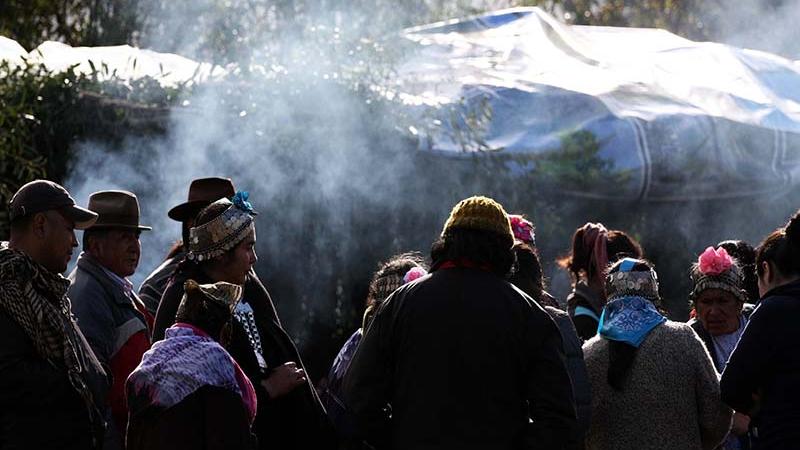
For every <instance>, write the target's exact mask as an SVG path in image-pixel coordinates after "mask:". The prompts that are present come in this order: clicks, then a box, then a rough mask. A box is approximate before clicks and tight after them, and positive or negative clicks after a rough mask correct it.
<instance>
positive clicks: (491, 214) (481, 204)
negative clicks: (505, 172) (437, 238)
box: [442, 196, 514, 244]
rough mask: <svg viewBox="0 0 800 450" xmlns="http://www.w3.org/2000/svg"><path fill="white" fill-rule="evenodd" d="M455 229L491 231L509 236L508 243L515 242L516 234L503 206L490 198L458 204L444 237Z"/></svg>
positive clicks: (445, 227)
mask: <svg viewBox="0 0 800 450" xmlns="http://www.w3.org/2000/svg"><path fill="white" fill-rule="evenodd" d="M455 228H460V229H467V230H482V231H489V232H492V233H497V234H499V235H501V236H508V241H509V242H511V243H512V244H513V242H514V232H513V231H512V230H511V224H510V223H509V221H508V214H506V211H505V209H503V205H501V204H500V203H497V202H496V201H494V200H492V199H491V198H489V197H480V196H476V197H470V198H468V199H464V200H461V201H460V202H458V204H457V205H456V206H455V207H453V210H452V211H450V217H449V218H448V219H447V222H446V223H445V224H444V229H442V236H444V235H445V233H447V232H448V231H450V230H451V229H455Z"/></svg>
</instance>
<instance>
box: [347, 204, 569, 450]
mask: <svg viewBox="0 0 800 450" xmlns="http://www.w3.org/2000/svg"><path fill="white" fill-rule="evenodd" d="M513 245H514V234H513V232H512V230H511V226H510V224H509V220H508V217H507V215H506V213H505V210H504V209H503V207H502V206H501V205H500V204H499V203H497V202H496V201H494V200H492V199H490V198H487V197H470V198H468V199H465V200H463V201H461V202H459V203H458V204H457V205H456V206H455V207H454V208H453V210H452V212H451V213H450V217H449V218H448V220H447V222H446V223H445V225H444V228H443V230H442V233H441V237H440V239H439V240H437V241H436V242H435V243H434V245H433V248H432V250H431V260H432V261H433V264H432V272H431V274H430V275H428V276H425V277H422V278H420V279H418V280H415V281H413V282H411V283H408V284H406V285H404V286H402V287H401V288H400V289H398V290H396V291H395V292H394V293H393V294H392V295H391V296H390V297H389V298H388V299H386V301H385V302H384V303H383V305H381V307H380V308H379V309H378V311H377V313H376V314H375V316H374V318H373V320H372V324H371V325H370V326H369V329H368V330H367V332H366V334H365V335H364V338H363V339H362V341H361V344H360V345H359V347H358V350H357V351H356V354H355V356H354V358H353V361H352V363H351V365H350V369H349V370H348V372H347V374H346V375H345V379H344V384H343V392H344V400H345V404H346V405H347V407H348V408H349V409H350V411H351V412H352V413H353V415H354V418H355V424H356V430H357V432H358V434H359V435H360V436H361V437H362V438H363V439H364V440H365V441H366V442H367V443H368V444H370V445H372V446H374V447H380V448H391V449H406V450H422V449H426V450H444V449H453V450H456V449H458V450H473V449H474V450H478V449H481V450H483V449H487V448H491V449H497V450H504V449H509V450H510V449H537V448H547V449H550V448H562V447H563V446H564V444H565V442H566V441H567V435H568V433H570V432H571V431H572V430H573V429H574V427H575V422H576V417H575V415H576V414H575V403H574V400H573V396H572V386H571V384H570V380H569V375H568V374H567V370H566V367H565V365H564V353H563V350H562V343H561V336H560V334H559V332H558V328H557V327H556V325H555V324H554V323H553V321H552V319H550V317H549V316H548V315H547V313H546V312H545V311H544V310H543V309H542V308H541V307H539V306H538V305H537V304H536V303H535V302H534V301H532V300H531V299H530V297H528V296H527V295H525V294H524V293H522V292H521V291H520V290H519V289H517V288H516V287H514V286H513V285H512V284H510V283H509V282H508V281H506V277H507V276H508V274H509V272H510V271H511V269H512V266H513V264H514V253H513V250H512V246H513Z"/></svg>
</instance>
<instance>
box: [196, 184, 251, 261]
mask: <svg viewBox="0 0 800 450" xmlns="http://www.w3.org/2000/svg"><path fill="white" fill-rule="evenodd" d="M247 197H248V195H247V192H237V193H236V195H234V196H233V198H232V199H231V200H228V199H226V198H224V199H222V200H217V201H216V202H214V203H212V204H211V205H209V206H207V208H211V207H214V205H217V204H223V205H226V206H227V209H226V210H225V211H223V213H222V214H220V215H219V216H217V217H215V218H214V219H212V220H211V221H209V222H207V223H204V224H202V225H198V226H196V227H192V228H191V229H189V253H188V255H187V257H188V258H189V259H191V260H195V261H207V260H209V259H213V258H215V257H217V256H219V255H221V254H223V253H225V252H227V251H228V250H230V249H232V248H233V247H235V246H236V245H237V244H239V242H242V240H243V239H244V238H245V237H247V236H248V235H249V234H250V233H251V232H252V231H254V230H255V222H254V218H253V214H254V212H253V207H252V206H251V205H250V203H249V202H248V201H247Z"/></svg>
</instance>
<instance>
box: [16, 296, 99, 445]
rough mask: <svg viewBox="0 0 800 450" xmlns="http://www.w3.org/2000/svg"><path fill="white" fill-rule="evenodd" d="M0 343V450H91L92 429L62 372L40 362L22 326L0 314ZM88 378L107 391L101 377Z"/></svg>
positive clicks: (86, 414)
mask: <svg viewBox="0 0 800 450" xmlns="http://www.w3.org/2000/svg"><path fill="white" fill-rule="evenodd" d="M80 338H81V339H82V338H83V337H82V336H81V337H80ZM0 343H2V344H0V448H2V449H3V450H12V449H20V450H21V449H55V448H57V449H62V450H73V449H74V450H87V449H91V448H93V447H92V435H93V432H94V431H95V430H92V429H91V425H90V421H89V412H88V411H87V409H86V403H85V402H84V401H83V399H82V398H81V397H80V395H79V394H78V393H77V391H76V390H75V388H73V387H72V384H71V383H70V381H69V378H68V376H67V372H66V370H65V369H64V368H61V367H55V366H53V365H52V364H51V363H49V362H48V361H46V360H45V359H43V358H42V357H40V356H39V354H38V353H37V351H36V349H35V348H34V346H33V342H31V340H30V338H29V337H28V335H27V334H26V333H25V331H24V330H23V329H22V327H20V326H19V325H18V324H17V323H16V322H15V321H14V320H12V319H11V318H10V317H9V316H8V315H7V314H6V313H4V312H3V311H0ZM85 367H87V368H88V369H91V367H92V366H91V365H89V364H86V365H85ZM90 375H91V376H90V377H87V380H88V381H89V383H90V385H92V386H95V385H96V387H95V388H94V389H93V390H94V391H98V393H99V392H102V391H105V390H106V389H107V388H108V384H107V380H106V378H105V374H104V373H103V374H101V373H93V374H90ZM98 395H99V394H98ZM98 398H100V397H99V396H98ZM98 438H99V436H98Z"/></svg>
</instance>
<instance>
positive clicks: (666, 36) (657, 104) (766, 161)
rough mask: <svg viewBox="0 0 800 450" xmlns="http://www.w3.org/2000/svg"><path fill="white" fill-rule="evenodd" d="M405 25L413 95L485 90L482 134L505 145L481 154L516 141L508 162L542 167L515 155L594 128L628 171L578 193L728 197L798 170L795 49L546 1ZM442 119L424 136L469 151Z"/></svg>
mask: <svg viewBox="0 0 800 450" xmlns="http://www.w3.org/2000/svg"><path fill="white" fill-rule="evenodd" d="M405 36H406V38H408V39H410V40H412V41H413V42H415V43H416V45H417V46H418V49H419V51H418V52H416V54H415V56H413V57H412V59H411V60H410V61H409V62H407V63H406V64H405V65H404V66H402V67H401V70H400V80H399V83H400V87H399V90H400V91H401V92H402V93H403V94H404V98H406V99H407V100H408V101H409V102H410V103H413V104H417V105H435V104H450V105H455V106H456V107H464V108H470V107H474V105H475V103H476V102H477V101H478V99H482V101H483V102H485V103H488V104H489V105H490V110H491V121H490V123H489V124H488V126H487V127H486V130H485V133H484V134H483V138H484V140H485V142H486V144H488V147H489V148H490V149H495V150H496V152H488V153H487V154H486V155H485V157H487V158H490V157H492V155H493V154H494V155H500V154H514V155H515V156H516V158H513V161H515V162H514V163H509V170H511V171H512V172H518V173H519V172H522V173H524V174H526V175H528V176H536V162H535V161H536V158H535V157H534V158H530V161H532V163H530V164H527V165H526V164H522V163H520V162H519V161H520V160H522V161H524V160H525V159H524V157H525V156H535V155H537V154H543V153H547V152H551V151H557V150H556V149H558V148H559V146H560V143H561V139H562V138H563V137H564V136H565V135H568V134H569V133H572V132H574V131H578V130H584V131H588V132H591V133H592V134H593V135H594V136H595V137H596V138H597V141H598V142H599V143H600V151H599V153H598V154H597V157H598V158H600V159H602V160H603V161H605V162H606V163H607V165H608V167H610V169H609V172H610V173H611V174H612V175H613V174H614V173H618V174H626V176H625V177H624V178H618V177H616V176H609V177H608V178H607V179H606V180H600V182H598V183H595V185H594V186H592V188H591V189H584V191H583V192H580V194H581V195H588V196H597V197H601V198H639V199H649V200H685V199H689V198H724V197H735V196H742V195H758V194H762V193H767V192H774V191H779V190H786V189H788V188H790V187H791V186H792V185H793V184H794V183H795V182H796V180H798V179H799V178H798V177H799V176H800V64H799V63H798V62H793V61H790V60H787V59H785V58H781V57H779V56H776V55H772V54H768V53H764V52H759V51H753V50H745V49H740V48H735V47H730V46H727V45H722V44H717V43H710V42H693V41H689V40H687V39H684V38H681V37H679V36H676V35H674V34H671V33H669V32H667V31H663V30H658V29H636V28H610V27H588V26H568V25H564V24H562V23H560V22H558V21H556V20H555V19H554V18H553V17H551V16H549V15H548V14H546V13H545V12H543V11H542V10H540V9H538V8H519V9H512V10H504V11H498V12H495V13H491V14H487V15H484V16H481V17H477V18H473V19H468V20H460V21H452V22H447V23H440V24H434V25H430V26H423V27H418V28H413V29H409V30H406V32H405ZM442 122H443V123H444V125H443V128H444V131H443V132H437V133H434V134H432V135H431V136H428V139H427V140H424V141H423V142H426V143H427V148H428V149H431V150H433V151H438V152H441V153H443V154H445V155H448V154H449V155H454V156H458V155H464V154H465V152H464V150H463V147H462V146H461V145H459V142H458V141H457V140H454V139H453V138H452V134H453V133H448V132H447V131H448V122H447V120H442ZM450 131H452V130H450ZM470 156H474V155H470ZM520 157H522V158H520ZM620 179H624V180H626V181H625V182H623V183H620V182H619V180H620ZM565 188H566V189H567V190H569V189H570V186H565Z"/></svg>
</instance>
